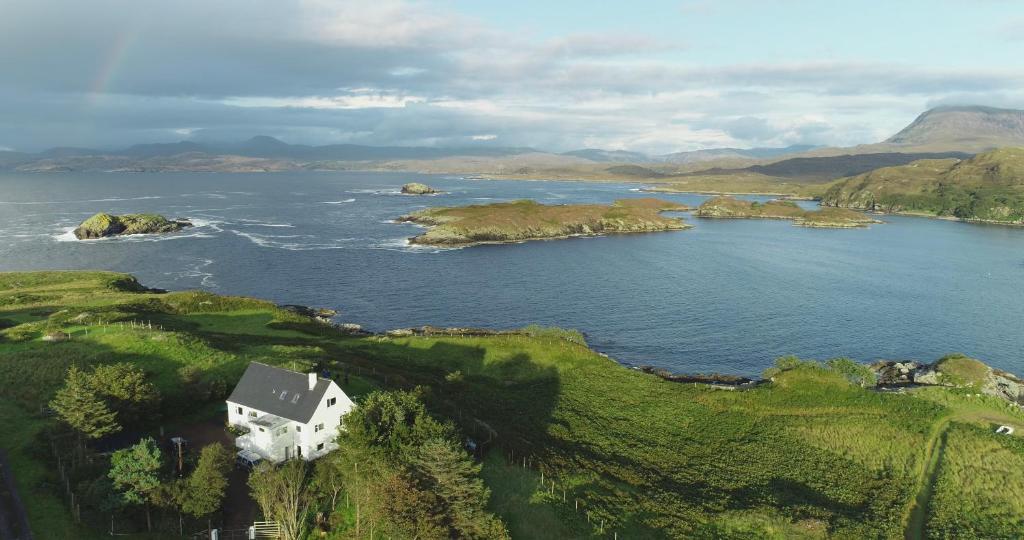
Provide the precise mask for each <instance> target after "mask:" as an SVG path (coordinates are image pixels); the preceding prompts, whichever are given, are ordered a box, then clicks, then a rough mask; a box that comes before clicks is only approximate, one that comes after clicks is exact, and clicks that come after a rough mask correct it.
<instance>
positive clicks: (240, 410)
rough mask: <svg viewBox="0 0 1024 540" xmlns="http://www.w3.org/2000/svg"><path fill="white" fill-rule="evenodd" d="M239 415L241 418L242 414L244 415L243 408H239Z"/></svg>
mask: <svg viewBox="0 0 1024 540" xmlns="http://www.w3.org/2000/svg"><path fill="white" fill-rule="evenodd" d="M238 414H239V416H241V414H242V408H241V407H239V408H238Z"/></svg>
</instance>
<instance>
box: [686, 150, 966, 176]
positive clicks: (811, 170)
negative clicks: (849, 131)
mask: <svg viewBox="0 0 1024 540" xmlns="http://www.w3.org/2000/svg"><path fill="white" fill-rule="evenodd" d="M948 157H953V158H961V159H962V158H968V157H971V154H965V153H962V152H939V153H921V154H904V153H900V152H888V153H880V154H846V155H840V156H822V157H794V158H787V159H783V160H780V161H775V162H773V163H768V164H766V165H751V166H750V167H744V168H742V169H707V170H704V171H699V172H693V173H689V175H690V176H703V175H728V174H738V173H756V174H761V175H765V176H773V177H777V178H789V179H794V180H801V181H804V182H808V183H822V182H829V181H831V180H835V179H836V178H842V177H844V176H853V175H856V174H861V173H865V172H868V171H873V170H875V169H878V168H880V167H892V166H895V165H904V164H907V163H910V162H912V161H917V160H919V159H936V158H948Z"/></svg>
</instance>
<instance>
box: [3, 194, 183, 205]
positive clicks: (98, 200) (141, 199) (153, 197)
mask: <svg viewBox="0 0 1024 540" xmlns="http://www.w3.org/2000/svg"><path fill="white" fill-rule="evenodd" d="M162 198H163V197H162V196H160V195H147V196H144V197H111V198H109V199H80V200H74V201H0V204H18V205H22V204H25V205H31V204H77V203H91V202H117V201H144V200H147V199H162Z"/></svg>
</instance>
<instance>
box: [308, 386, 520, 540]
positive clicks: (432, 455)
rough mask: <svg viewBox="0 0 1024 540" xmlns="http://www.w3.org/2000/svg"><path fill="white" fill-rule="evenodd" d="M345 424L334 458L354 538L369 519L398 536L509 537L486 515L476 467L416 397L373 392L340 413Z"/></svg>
mask: <svg viewBox="0 0 1024 540" xmlns="http://www.w3.org/2000/svg"><path fill="white" fill-rule="evenodd" d="M345 427H346V430H345V431H343V432H341V433H340V434H339V437H338V444H339V447H340V448H339V451H338V452H337V454H338V457H336V458H334V459H336V460H337V461H338V464H337V465H336V467H337V469H338V470H339V471H340V473H341V474H342V475H343V476H344V483H345V489H346V490H347V491H348V492H349V493H350V494H351V495H353V496H354V497H355V499H356V527H357V534H359V528H360V527H361V525H362V523H363V522H364V521H365V520H366V519H367V518H369V519H370V524H371V525H370V526H371V531H372V530H373V527H375V526H376V527H377V530H379V531H380V532H382V533H385V534H389V535H391V536H394V537H400V538H406V537H410V538H411V537H418V538H435V537H443V538H449V537H451V538H508V533H507V532H506V530H505V527H504V524H502V522H501V520H499V519H498V518H497V517H495V516H494V515H493V514H490V513H489V512H487V511H486V505H487V502H488V498H489V497H490V492H489V491H488V489H487V488H486V486H485V485H484V483H483V481H482V480H481V479H480V476H479V475H480V466H479V465H476V464H474V463H473V462H472V460H471V459H470V458H469V456H468V455H467V454H466V452H465V451H464V450H463V449H462V448H461V446H460V444H459V438H458V437H457V434H456V431H455V429H454V427H453V426H452V425H451V424H450V423H447V422H441V421H439V420H437V419H435V418H434V417H432V416H431V415H430V414H429V413H428V412H427V409H426V406H425V405H424V404H423V402H422V401H421V400H420V399H419V397H418V396H417V394H415V393H410V392H374V393H372V394H370V395H369V396H367V397H366V399H365V400H364V401H363V402H362V403H361V404H360V405H359V407H357V408H356V409H354V410H353V411H352V412H350V413H349V414H348V415H346V416H345ZM324 467H325V468H326V467H327V466H324ZM323 474H327V473H326V472H325V473H323Z"/></svg>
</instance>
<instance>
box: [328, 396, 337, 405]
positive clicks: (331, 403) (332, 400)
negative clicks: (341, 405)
mask: <svg viewBox="0 0 1024 540" xmlns="http://www.w3.org/2000/svg"><path fill="white" fill-rule="evenodd" d="M337 402H338V398H336V397H332V398H331V399H328V400H327V406H328V407H330V406H331V405H334V404H335V403H337Z"/></svg>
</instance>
